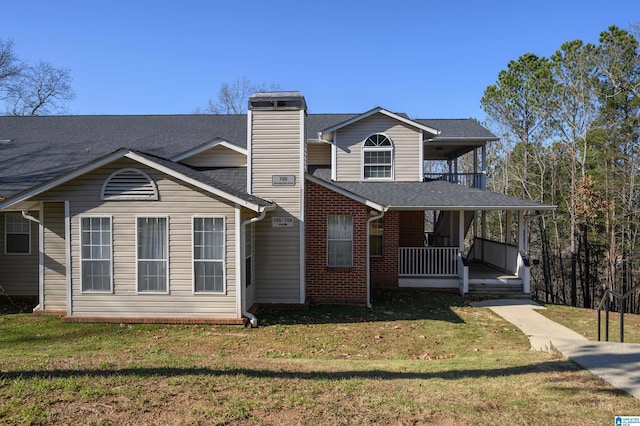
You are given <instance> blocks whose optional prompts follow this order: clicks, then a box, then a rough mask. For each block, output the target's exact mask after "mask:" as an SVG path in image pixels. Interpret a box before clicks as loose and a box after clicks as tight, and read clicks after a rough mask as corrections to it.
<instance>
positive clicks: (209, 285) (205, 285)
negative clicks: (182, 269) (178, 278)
mask: <svg viewBox="0 0 640 426" xmlns="http://www.w3.org/2000/svg"><path fill="white" fill-rule="evenodd" d="M224 240H225V226H224V218H222V217H195V218H193V279H194V292H196V293H207V292H208V293H224V290H225V285H224V269H225V268H224V258H225V255H224V251H225V249H224Z"/></svg>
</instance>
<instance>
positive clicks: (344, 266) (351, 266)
mask: <svg viewBox="0 0 640 426" xmlns="http://www.w3.org/2000/svg"><path fill="white" fill-rule="evenodd" d="M336 216H344V217H350V218H351V238H330V236H329V219H330V218H331V217H336ZM353 227H354V220H353V215H351V214H330V215H327V267H328V268H353V257H354V251H353V234H354V232H353ZM344 241H350V242H351V264H350V265H333V264H331V260H330V259H331V256H330V246H331V244H330V243H331V242H344Z"/></svg>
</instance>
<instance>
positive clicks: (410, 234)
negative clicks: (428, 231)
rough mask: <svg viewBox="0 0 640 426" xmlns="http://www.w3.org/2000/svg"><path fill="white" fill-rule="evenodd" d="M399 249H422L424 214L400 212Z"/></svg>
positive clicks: (419, 212)
mask: <svg viewBox="0 0 640 426" xmlns="http://www.w3.org/2000/svg"><path fill="white" fill-rule="evenodd" d="M400 247H424V212H423V211H415V212H414V211H408V212H400Z"/></svg>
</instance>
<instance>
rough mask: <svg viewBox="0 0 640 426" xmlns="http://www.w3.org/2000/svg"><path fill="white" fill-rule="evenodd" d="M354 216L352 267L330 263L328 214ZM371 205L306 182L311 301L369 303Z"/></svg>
mask: <svg viewBox="0 0 640 426" xmlns="http://www.w3.org/2000/svg"><path fill="white" fill-rule="evenodd" d="M331 214H347V215H352V216H353V267H351V268H330V267H327V216H328V215H331ZM368 214H369V208H368V207H367V206H365V205H364V204H360V203H358V202H356V201H353V200H351V199H349V198H347V197H344V196H342V195H340V194H338V193H336V192H333V191H331V190H329V189H326V188H324V187H322V186H320V185H317V184H315V183H313V182H309V181H306V182H305V236H306V292H307V301H309V302H311V303H346V304H357V305H366V304H367V269H366V268H367V258H366V256H367V253H366V251H367V241H366V236H367V219H368V217H369V216H368Z"/></svg>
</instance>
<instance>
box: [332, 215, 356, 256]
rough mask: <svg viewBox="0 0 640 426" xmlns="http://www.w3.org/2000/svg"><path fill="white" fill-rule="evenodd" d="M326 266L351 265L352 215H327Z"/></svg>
mask: <svg viewBox="0 0 640 426" xmlns="http://www.w3.org/2000/svg"><path fill="white" fill-rule="evenodd" d="M327 266H331V267H351V266H353V216H350V215H329V216H328V217H327Z"/></svg>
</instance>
